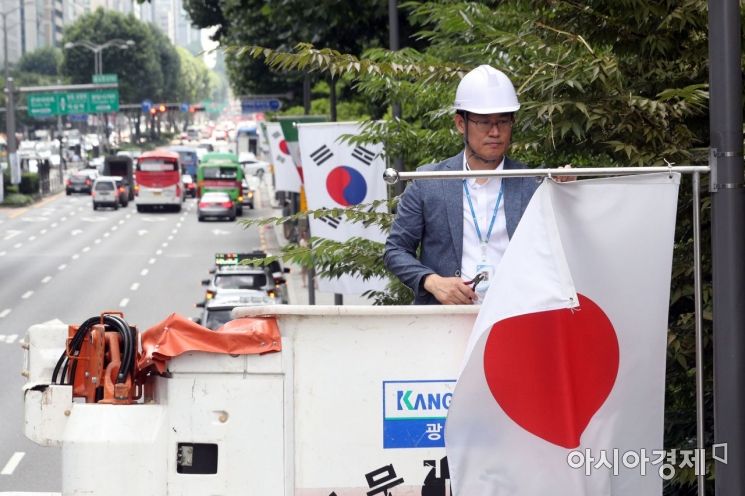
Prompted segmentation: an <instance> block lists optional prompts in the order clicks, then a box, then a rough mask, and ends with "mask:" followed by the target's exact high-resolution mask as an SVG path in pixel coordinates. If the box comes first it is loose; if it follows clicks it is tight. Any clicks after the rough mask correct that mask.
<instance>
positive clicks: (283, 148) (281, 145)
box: [279, 140, 290, 155]
mask: <svg viewBox="0 0 745 496" xmlns="http://www.w3.org/2000/svg"><path fill="white" fill-rule="evenodd" d="M279 151H281V152H282V153H284V154H285V155H289V154H290V147H289V146H287V141H285V140H282V141H280V142H279Z"/></svg>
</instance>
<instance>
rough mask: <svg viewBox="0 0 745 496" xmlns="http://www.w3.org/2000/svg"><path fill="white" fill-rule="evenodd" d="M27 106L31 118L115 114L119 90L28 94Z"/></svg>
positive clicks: (117, 108)
mask: <svg viewBox="0 0 745 496" xmlns="http://www.w3.org/2000/svg"><path fill="white" fill-rule="evenodd" d="M27 104H28V115H30V116H31V117H51V116H56V115H69V114H95V113H104V112H116V111H118V110H119V90H98V91H68V92H64V93H30V94H29V95H28V100H27Z"/></svg>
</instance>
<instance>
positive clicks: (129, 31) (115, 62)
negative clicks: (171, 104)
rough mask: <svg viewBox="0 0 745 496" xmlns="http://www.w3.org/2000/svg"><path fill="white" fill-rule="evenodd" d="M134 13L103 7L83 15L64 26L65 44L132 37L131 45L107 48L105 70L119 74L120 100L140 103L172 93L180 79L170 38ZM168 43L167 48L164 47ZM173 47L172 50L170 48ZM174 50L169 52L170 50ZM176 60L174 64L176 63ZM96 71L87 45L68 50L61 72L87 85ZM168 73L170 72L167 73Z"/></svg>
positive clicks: (103, 41) (176, 58) (74, 80)
mask: <svg viewBox="0 0 745 496" xmlns="http://www.w3.org/2000/svg"><path fill="white" fill-rule="evenodd" d="M156 33H157V31H156V30H155V29H154V28H151V27H150V26H149V25H148V24H146V23H144V22H141V21H139V20H138V19H136V18H135V17H134V16H133V15H123V14H120V13H118V12H114V11H111V10H104V9H102V8H99V9H96V10H95V11H93V12H91V13H90V14H87V15H84V16H81V17H80V18H78V19H77V20H76V21H75V22H74V23H72V24H70V25H69V26H67V27H66V28H65V33H64V36H63V45H64V44H65V43H68V42H78V41H83V40H87V41H90V42H91V43H94V44H103V43H106V42H107V41H110V40H113V39H121V40H132V41H134V46H133V47H132V48H129V49H126V50H122V49H120V48H116V47H110V48H106V49H104V50H103V51H102V52H101V53H102V57H103V70H104V72H115V73H116V74H118V76H119V101H120V102H122V103H128V102H140V101H142V100H144V99H146V98H149V99H152V100H155V101H158V100H161V99H164V98H165V97H166V96H168V95H170V94H171V93H168V92H170V91H173V88H174V85H176V84H177V81H175V80H177V79H178V74H179V71H178V65H177V64H178V55H176V53H175V50H174V48H173V46H172V45H171V44H170V42H168V41H167V39H166V40H165V41H164V39H163V35H162V34H161V33H157V34H156ZM162 43H167V45H166V48H163V47H161V46H160V45H161V44H162ZM168 47H170V49H169V48H168ZM169 50H170V52H172V53H170V52H169ZM174 59H175V61H176V62H175V63H174ZM93 72H94V62H93V52H92V51H91V50H89V49H87V48H82V47H74V48H70V49H65V51H64V59H63V62H62V66H61V73H62V74H64V75H65V76H67V77H69V78H70V81H71V83H73V84H86V83H90V82H91V80H92V76H93ZM165 72H168V74H165Z"/></svg>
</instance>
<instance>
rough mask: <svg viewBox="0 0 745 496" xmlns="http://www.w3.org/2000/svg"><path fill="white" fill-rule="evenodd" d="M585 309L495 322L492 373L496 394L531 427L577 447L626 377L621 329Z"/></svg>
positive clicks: (488, 357) (583, 305) (487, 353)
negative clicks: (623, 374) (622, 366)
mask: <svg viewBox="0 0 745 496" xmlns="http://www.w3.org/2000/svg"><path fill="white" fill-rule="evenodd" d="M578 296H579V307H578V308H574V309H561V310H551V311H546V312H537V313H532V314H526V315H519V316H517V317H511V318H509V319H505V320H502V321H500V322H497V323H496V324H494V325H493V326H492V328H491V331H490V333H489V336H488V337H487V341H486V345H485V348H484V373H485V375H486V382H487V384H488V386H489V390H490V391H491V394H492V396H494V399H495V400H497V403H499V406H500V407H501V408H502V410H504V412H505V413H506V414H507V415H508V416H509V417H510V418H511V419H512V420H513V421H514V422H515V423H517V424H518V425H520V426H521V427H522V428H523V429H525V430H527V431H528V432H530V433H532V434H534V435H536V436H538V437H540V438H543V439H545V440H546V441H548V442H550V443H553V444H556V445H558V446H562V447H564V448H568V449H572V448H576V447H577V446H579V444H580V437H581V436H582V433H583V432H584V430H585V428H586V427H587V424H589V422H590V420H591V419H592V416H593V415H595V412H597V411H598V409H600V407H601V406H602V405H603V403H604V402H605V400H606V399H607V398H608V395H610V392H611V390H612V389H613V385H614V384H615V381H616V376H617V375H618V364H619V347H618V338H617V336H616V331H615V330H614V329H613V325H612V324H611V322H610V320H609V319H608V317H607V316H606V315H605V312H603V310H602V309H601V308H600V307H599V306H598V305H597V304H596V303H595V302H593V301H592V300H591V299H589V298H587V297H586V296H584V295H578Z"/></svg>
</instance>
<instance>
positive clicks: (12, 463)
mask: <svg viewBox="0 0 745 496" xmlns="http://www.w3.org/2000/svg"><path fill="white" fill-rule="evenodd" d="M24 456H26V453H24V452H23V451H16V452H15V453H13V456H11V457H10V460H8V463H6V464H5V466H4V467H3V469H2V471H0V475H11V474H12V473H13V472H14V471H15V469H16V467H18V464H19V463H21V460H23V457H24Z"/></svg>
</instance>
